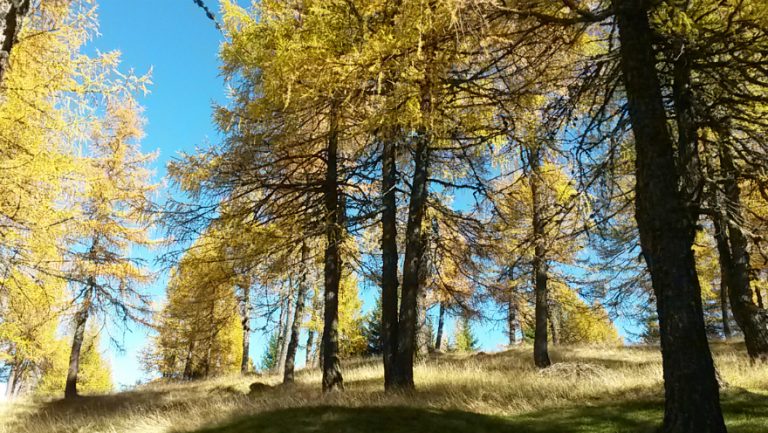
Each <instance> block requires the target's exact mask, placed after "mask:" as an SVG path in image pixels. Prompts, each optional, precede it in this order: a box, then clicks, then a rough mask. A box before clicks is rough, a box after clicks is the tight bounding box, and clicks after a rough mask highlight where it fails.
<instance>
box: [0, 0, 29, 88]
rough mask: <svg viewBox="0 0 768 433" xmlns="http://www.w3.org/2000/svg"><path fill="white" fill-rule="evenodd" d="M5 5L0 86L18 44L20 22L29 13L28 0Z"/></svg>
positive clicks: (0, 57) (9, 0) (11, 0)
mask: <svg viewBox="0 0 768 433" xmlns="http://www.w3.org/2000/svg"><path fill="white" fill-rule="evenodd" d="M6 3H10V8H9V9H8V12H7V13H6V14H5V16H3V17H2V23H3V43H2V46H0V84H2V82H3V79H4V78H5V72H6V70H7V69H8V65H9V62H10V58H11V51H12V50H13V46H14V45H16V43H17V42H18V36H19V33H20V32H21V21H22V19H23V18H24V16H25V15H26V14H27V12H29V4H30V0H7V1H6Z"/></svg>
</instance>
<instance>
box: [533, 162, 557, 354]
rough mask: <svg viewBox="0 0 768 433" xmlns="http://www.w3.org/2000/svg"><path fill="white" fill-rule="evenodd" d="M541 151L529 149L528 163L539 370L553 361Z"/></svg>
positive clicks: (534, 346)
mask: <svg viewBox="0 0 768 433" xmlns="http://www.w3.org/2000/svg"><path fill="white" fill-rule="evenodd" d="M541 151H542V149H541V148H540V147H537V148H534V149H530V150H529V152H528V155H529V157H528V163H529V164H530V176H528V182H529V183H530V185H531V203H532V204H533V221H532V222H533V224H532V225H533V243H534V244H533V245H534V247H533V250H534V254H533V261H532V265H533V287H534V292H535V297H536V306H535V310H534V314H535V323H536V327H535V329H534V338H533V363H534V364H536V366H537V367H539V368H546V367H549V366H550V365H551V364H552V362H551V361H550V359H549V348H548V347H547V345H548V341H547V319H548V317H549V313H548V310H549V308H548V307H549V289H548V287H547V280H548V275H547V266H548V265H547V246H546V220H545V216H544V206H545V205H544V201H545V200H544V191H543V188H544V185H543V184H542V179H541Z"/></svg>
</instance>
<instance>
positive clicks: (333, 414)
mask: <svg viewBox="0 0 768 433" xmlns="http://www.w3.org/2000/svg"><path fill="white" fill-rule="evenodd" d="M723 411H724V412H725V415H726V420H727V423H728V431H729V432H731V433H764V432H766V431H768V396H765V395H760V394H754V393H750V392H747V391H743V390H741V391H740V390H735V391H730V392H729V393H727V395H726V396H725V397H724V399H723ZM662 416H663V403H662V402H661V401H658V400H656V401H654V400H647V401H630V402H624V403H619V404H610V405H595V406H581V407H577V406H574V407H565V408H552V409H547V410H541V411H537V412H532V413H527V414H522V415H517V416H513V417H499V416H489V415H481V414H476V413H470V412H462V411H447V410H434V409H425V408H412V407H386V406H385V407H362V408H345V407H336V406H317V407H303V408H291V409H281V410H277V411H270V412H263V413H259V414H256V415H253V416H250V417H246V418H240V419H238V420H235V421H232V422H230V423H228V424H225V425H221V426H217V427H212V428H207V429H204V430H199V431H197V433H245V432H255V431H258V432H264V433H284V432H294V433H324V432H327V433H353V432H367V433H368V432H369V433H384V432H388V433H389V432H391V433H411V432H413V433H458V432H468V431H471V432H473V433H486V432H488V433H490V432H494V433H495V432H514V433H625V432H626V433H653V432H655V431H657V429H658V427H659V424H660V422H661V419H662Z"/></svg>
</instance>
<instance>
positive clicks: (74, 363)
mask: <svg viewBox="0 0 768 433" xmlns="http://www.w3.org/2000/svg"><path fill="white" fill-rule="evenodd" d="M93 284H94V283H93V281H92V280H89V282H88V287H87V288H86V293H85V297H84V299H83V302H82V304H81V305H80V309H79V310H78V312H77V313H75V333H74V335H73V336H72V350H71V351H70V352H69V369H68V371H67V382H66V385H65V386H64V398H75V397H77V375H78V373H79V372H80V351H81V349H82V347H83V340H84V339H85V325H86V323H87V322H88V316H89V314H90V311H91V297H92V296H93Z"/></svg>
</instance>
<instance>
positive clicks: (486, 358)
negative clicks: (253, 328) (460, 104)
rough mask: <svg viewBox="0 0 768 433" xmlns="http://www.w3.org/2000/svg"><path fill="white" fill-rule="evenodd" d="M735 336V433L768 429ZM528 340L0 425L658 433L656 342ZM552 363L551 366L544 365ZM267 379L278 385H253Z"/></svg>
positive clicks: (767, 374) (21, 410) (39, 429)
mask: <svg viewBox="0 0 768 433" xmlns="http://www.w3.org/2000/svg"><path fill="white" fill-rule="evenodd" d="M736 346H738V344H715V345H714V346H713V347H714V353H715V360H716V364H717V366H718V371H719V373H720V376H721V377H722V379H723V380H724V381H725V383H726V384H725V386H724V388H723V394H722V395H723V409H724V414H725V419H726V424H727V425H728V427H729V431H731V432H736V433H762V432H765V431H768V392H766V390H768V371H766V369H762V370H761V371H760V372H759V373H757V374H755V372H754V371H753V370H752V368H751V366H750V363H749V360H748V359H747V357H745V356H744V355H743V354H739V348H738V347H736ZM530 351H531V348H530V347H517V348H514V349H511V350H509V351H505V352H500V353H491V354H483V353H475V354H470V355H463V356H458V355H442V354H441V355H434V356H433V357H432V358H431V359H430V360H428V361H425V362H424V363H419V364H418V365H417V366H416V369H415V372H414V374H415V379H416V380H417V381H418V383H419V384H420V386H419V389H418V390H417V391H416V392H414V393H413V394H409V395H391V394H386V393H384V392H383V390H382V389H381V386H380V383H381V382H382V380H383V377H382V375H383V370H382V368H381V365H380V364H379V362H377V361H378V360H376V359H359V360H350V361H348V362H345V363H344V366H343V368H344V371H345V384H346V385H347V387H346V390H345V392H344V393H339V394H329V395H325V396H324V395H322V393H321V392H320V390H319V384H320V380H321V374H320V372H319V371H318V370H309V371H303V370H302V371H299V372H298V374H297V377H296V383H295V384H294V385H291V386H280V382H281V381H280V378H279V377H276V376H264V377H256V376H252V377H239V376H231V377H221V378H216V379H210V380H206V381H199V382H187V383H169V384H163V383H156V384H150V385H145V386H142V387H140V388H138V389H136V390H132V391H129V392H125V393H116V394H110V395H104V396H93V397H88V398H85V399H83V400H82V401H74V402H71V403H68V402H63V401H52V402H35V403H33V402H27V403H18V404H17V405H16V406H15V407H8V406H4V407H3V415H4V416H3V419H4V420H5V422H4V424H3V425H2V428H0V431H2V432H8V433H11V432H18V433H43V432H54V431H56V432H79V431H92V432H125V433H144V432H167V433H171V432H173V433H182V432H184V433H186V432H201V433H202V432H206V433H214V432H217V433H239V432H255V431H258V432H268V433H277V432H299V433H304V432H307V433H309V432H317V433H325V432H328V433H331V432H332V433H337V432H338V433H351V432H373V433H379V432H395V433H410V432H414V433H416V432H419V433H420V432H435V433H455V432H463V431H473V432H480V433H485V432H488V433H491V432H511V433H512V432H530V433H624V432H632V433H646V432H647V433H651V432H654V431H656V428H657V427H658V419H659V418H660V417H661V413H662V410H663V401H662V398H661V397H662V380H661V364H660V356H659V354H658V351H657V348H655V347H634V348H633V347H627V348H598V347H558V348H557V349H556V350H554V351H553V352H552V357H553V360H554V361H555V364H554V365H555V366H557V368H556V369H554V368H553V371H551V372H547V373H546V374H542V372H539V371H537V369H536V368H535V367H533V366H532V365H531V364H530V362H529V361H528V358H529V357H530ZM545 371H546V370H545ZM254 381H255V382H258V383H264V384H268V385H270V386H272V387H273V388H268V389H258V390H256V391H254V392H253V393H252V394H251V395H248V393H249V385H250V384H251V383H253V382H254Z"/></svg>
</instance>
